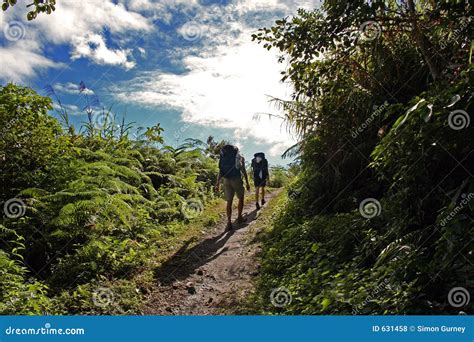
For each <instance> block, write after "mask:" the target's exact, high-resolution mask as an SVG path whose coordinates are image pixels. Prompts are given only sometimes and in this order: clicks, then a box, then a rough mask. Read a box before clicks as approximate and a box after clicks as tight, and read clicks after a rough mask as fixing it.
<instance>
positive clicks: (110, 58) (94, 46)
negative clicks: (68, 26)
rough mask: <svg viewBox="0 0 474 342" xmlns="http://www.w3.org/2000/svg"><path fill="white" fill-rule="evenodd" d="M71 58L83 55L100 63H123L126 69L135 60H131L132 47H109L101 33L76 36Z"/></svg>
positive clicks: (132, 64)
mask: <svg viewBox="0 0 474 342" xmlns="http://www.w3.org/2000/svg"><path fill="white" fill-rule="evenodd" d="M72 42H73V44H72V45H73V51H72V53H71V59H73V60H74V59H78V58H81V57H85V58H89V59H91V60H92V61H94V62H95V63H96V64H99V65H106V64H109V65H121V66H123V67H124V68H125V69H131V68H133V67H134V66H135V62H134V61H131V60H129V56H130V55H131V53H132V50H131V49H115V50H114V49H109V48H108V47H107V45H106V44H105V41H104V37H102V36H101V35H100V34H92V33H91V34H87V35H85V36H83V37H74V38H73V40H72Z"/></svg>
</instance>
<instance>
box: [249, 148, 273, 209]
mask: <svg viewBox="0 0 474 342" xmlns="http://www.w3.org/2000/svg"><path fill="white" fill-rule="evenodd" d="M253 156H254V158H253V159H252V170H253V183H254V185H255V199H256V201H257V203H256V204H255V206H256V207H257V210H259V209H260V204H259V203H258V197H259V193H260V190H261V192H262V205H264V204H265V186H266V185H267V180H268V177H269V173H268V160H266V159H265V153H263V152H258V153H255V154H254V155H253Z"/></svg>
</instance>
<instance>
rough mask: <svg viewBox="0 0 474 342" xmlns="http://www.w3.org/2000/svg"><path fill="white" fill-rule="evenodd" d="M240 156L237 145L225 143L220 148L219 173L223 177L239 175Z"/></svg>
mask: <svg viewBox="0 0 474 342" xmlns="http://www.w3.org/2000/svg"><path fill="white" fill-rule="evenodd" d="M241 165H242V157H241V155H240V154H239V150H238V149H237V147H235V146H233V145H225V146H224V147H222V149H221V153H220V159H219V174H220V175H221V177H224V178H236V177H241V173H240V169H241Z"/></svg>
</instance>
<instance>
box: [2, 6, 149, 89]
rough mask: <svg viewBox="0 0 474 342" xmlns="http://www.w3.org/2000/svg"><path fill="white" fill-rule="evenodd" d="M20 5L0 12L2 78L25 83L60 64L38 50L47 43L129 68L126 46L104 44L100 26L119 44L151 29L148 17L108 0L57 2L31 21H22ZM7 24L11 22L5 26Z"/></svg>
mask: <svg viewBox="0 0 474 342" xmlns="http://www.w3.org/2000/svg"><path fill="white" fill-rule="evenodd" d="M26 10H27V9H26V7H25V6H22V5H21V4H19V5H17V6H16V7H15V10H14V11H7V12H6V13H2V16H0V24H1V27H2V28H3V29H2V30H0V38H1V42H2V47H0V52H1V54H2V68H0V78H1V79H3V80H7V81H8V80H11V81H16V82H20V81H22V82H25V81H26V80H28V79H31V78H33V77H35V76H37V75H38V72H41V71H42V70H45V69H48V68H57V67H61V66H64V65H63V64H62V63H58V62H55V61H54V60H52V59H50V58H48V57H45V55H44V50H45V48H46V46H48V45H51V44H68V45H70V46H71V58H72V59H77V58H88V59H90V60H91V61H92V62H94V63H97V64H101V65H104V64H109V65H116V66H120V67H123V68H125V69H131V68H133V67H134V66H135V62H134V61H133V60H132V59H131V50H130V49H128V48H120V47H119V48H111V47H109V46H107V42H106V40H105V37H104V34H103V32H104V30H107V31H108V33H109V36H110V37H111V39H114V38H116V39H115V40H116V41H119V42H120V43H124V44H127V43H130V40H132V41H133V40H134V39H135V38H136V37H135V36H134V34H139V33H140V32H151V31H152V30H153V24H152V20H151V19H150V18H146V17H144V16H143V15H142V14H140V13H137V12H134V11H131V10H129V9H127V8H126V6H125V5H124V4H123V3H120V2H119V3H116V1H113V0H103V1H95V2H90V1H75V0H74V1H73V0H63V1H59V2H58V3H57V5H56V11H55V12H54V13H53V14H51V15H39V16H38V17H37V19H35V20H33V21H31V22H26V21H25V16H26ZM10 23H15V24H16V26H15V27H14V26H12V25H10V26H8V25H9V24H10Z"/></svg>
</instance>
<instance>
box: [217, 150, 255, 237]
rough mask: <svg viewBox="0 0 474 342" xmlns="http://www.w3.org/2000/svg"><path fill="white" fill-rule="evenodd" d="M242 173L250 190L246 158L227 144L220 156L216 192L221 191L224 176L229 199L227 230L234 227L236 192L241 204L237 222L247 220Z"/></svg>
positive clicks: (225, 191) (226, 197) (225, 193)
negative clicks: (243, 213)
mask: <svg viewBox="0 0 474 342" xmlns="http://www.w3.org/2000/svg"><path fill="white" fill-rule="evenodd" d="M242 174H243V175H244V177H245V182H246V183H247V191H250V184H249V179H248V177H247V171H245V160H244V158H243V157H242V156H241V155H240V153H239V149H238V148H237V147H236V146H233V145H225V146H223V147H222V149H221V152H220V158H219V175H218V176H217V184H216V192H218V191H219V186H220V182H221V179H222V178H223V179H224V180H223V187H224V195H225V199H226V201H227V227H226V230H231V229H232V202H233V200H234V194H237V198H238V199H239V204H238V206H237V212H238V215H237V223H243V222H245V219H244V218H243V217H242V210H243V209H244V194H245V190H244V183H243V181H242Z"/></svg>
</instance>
